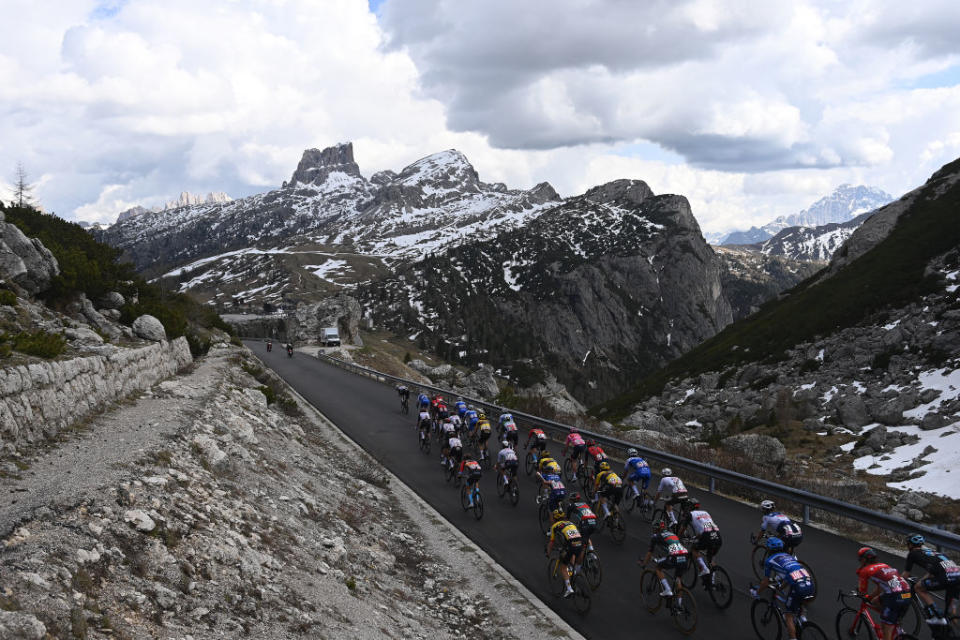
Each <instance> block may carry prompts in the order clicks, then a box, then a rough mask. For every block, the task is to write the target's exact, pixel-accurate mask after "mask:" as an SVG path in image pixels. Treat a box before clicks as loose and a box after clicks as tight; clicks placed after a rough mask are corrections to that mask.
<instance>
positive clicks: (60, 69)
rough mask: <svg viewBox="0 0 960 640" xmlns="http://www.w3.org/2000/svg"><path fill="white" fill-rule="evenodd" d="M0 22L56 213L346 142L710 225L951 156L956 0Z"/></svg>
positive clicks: (921, 174) (260, 176)
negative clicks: (647, 206) (684, 201)
mask: <svg viewBox="0 0 960 640" xmlns="http://www.w3.org/2000/svg"><path fill="white" fill-rule="evenodd" d="M731 6H733V7H735V8H731ZM0 7H2V9H3V10H2V14H0V15H3V16H4V20H3V21H2V22H0V180H2V181H3V182H5V183H6V186H7V187H8V186H9V183H10V182H11V181H12V178H13V174H14V169H15V166H16V164H17V163H18V162H22V163H23V165H24V167H25V168H26V170H27V172H28V174H29V176H30V177H31V179H32V181H33V182H35V183H36V187H35V193H36V195H37V197H38V199H39V201H40V203H41V204H42V205H43V206H44V207H45V208H46V209H47V210H49V211H54V212H56V213H58V214H60V215H62V216H64V217H66V218H68V219H80V220H90V221H93V220H97V221H105V222H110V221H113V220H114V219H115V218H116V215H117V214H118V213H119V212H120V211H122V210H124V209H127V208H129V207H131V206H133V205H138V204H139V205H144V206H153V205H157V204H161V203H163V202H164V201H166V200H169V199H172V198H174V197H175V196H176V195H177V194H178V193H179V192H180V191H184V190H188V191H192V192H195V193H206V192H209V191H226V192H227V193H229V194H230V195H231V196H234V197H239V196H244V195H249V194H252V193H258V192H262V191H266V190H269V189H272V188H275V187H277V186H279V184H280V183H281V182H282V181H283V180H285V179H287V178H289V176H290V174H291V173H292V172H293V169H294V168H295V167H296V164H297V161H298V160H299V158H300V155H301V153H302V151H303V149H305V148H308V147H325V146H328V145H331V144H334V143H337V142H340V141H347V140H350V141H353V142H354V150H355V155H356V157H357V161H358V163H359V164H360V167H361V170H362V171H363V172H364V173H365V174H367V175H370V174H372V173H373V172H375V171H378V170H380V169H387V168H392V169H395V170H399V169H400V168H402V167H403V166H405V165H406V164H409V163H410V162H412V161H414V160H416V159H417V158H419V157H422V156H423V155H426V154H429V153H433V152H436V151H440V150H442V149H447V148H457V149H460V150H461V151H463V152H464V153H465V154H466V155H467V157H468V158H470V160H471V161H472V162H473V164H474V166H475V167H476V168H477V170H478V172H479V173H480V176H481V179H483V180H485V181H489V182H492V181H502V182H506V183H507V184H508V185H510V186H511V187H518V188H527V187H530V186H532V185H534V184H536V183H537V182H540V181H544V180H546V181H549V182H550V183H552V184H553V185H554V186H555V187H556V189H557V190H558V191H559V192H560V193H561V195H564V196H569V195H575V194H577V193H580V192H582V191H584V190H585V189H586V188H588V187H590V186H592V185H595V184H599V183H602V182H605V181H608V180H612V179H615V178H622V177H631V178H641V179H643V180H646V181H647V182H648V183H649V184H650V186H651V187H652V188H653V190H654V191H655V192H657V193H671V192H672V193H680V194H683V195H686V196H687V197H688V198H689V199H690V201H691V203H692V205H693V209H694V213H695V215H696V216H697V218H698V219H699V220H700V223H701V226H702V227H703V228H704V230H705V231H709V232H720V231H724V230H728V229H732V228H746V227H748V226H750V225H751V224H761V223H764V222H767V221H768V220H770V219H772V218H773V217H775V216H777V215H782V214H789V213H793V212H796V211H798V210H800V209H802V208H804V207H805V206H807V205H808V204H810V203H811V202H813V201H814V200H816V199H817V198H819V197H820V196H822V195H825V194H827V193H829V192H830V191H831V190H832V189H833V188H834V187H836V186H837V185H839V184H841V183H844V182H849V183H855V184H858V183H862V184H869V185H872V186H878V187H881V188H883V189H885V190H886V191H888V192H890V193H892V194H894V195H899V194H901V193H902V192H904V191H906V190H908V189H910V188H912V187H914V186H916V185H918V184H920V183H922V182H923V181H924V179H925V178H926V177H927V176H929V174H930V173H932V172H933V171H934V170H936V169H937V168H938V167H940V166H941V165H943V164H944V163H946V162H948V161H950V160H953V159H955V158H956V157H958V156H960V38H958V37H957V34H958V33H960V2H957V1H956V0H919V1H916V2H910V3H904V2H902V1H901V0H896V1H893V0H892V1H887V0H817V1H814V0H791V1H789V2H772V1H770V0H761V1H757V2H750V1H749V0H743V1H741V2H737V3H730V2H723V1H721V0H692V1H686V0H643V1H642V2H641V1H635V0H524V1H523V2H517V1H516V0H484V1H483V2H463V1H462V0H369V1H368V0H230V1H226V0H222V1H214V0H211V1H210V2H196V0H0ZM3 187H4V185H0V192H2V191H3ZM4 196H5V197H6V198H9V190H7V191H6V193H3V194H2V195H0V197H4Z"/></svg>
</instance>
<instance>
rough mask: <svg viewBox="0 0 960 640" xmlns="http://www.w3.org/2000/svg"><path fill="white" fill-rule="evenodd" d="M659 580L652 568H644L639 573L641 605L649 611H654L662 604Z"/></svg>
mask: <svg viewBox="0 0 960 640" xmlns="http://www.w3.org/2000/svg"><path fill="white" fill-rule="evenodd" d="M660 589H661V585H660V580H659V578H657V573H656V572H655V571H654V570H653V569H644V570H643V573H641V574H640V596H641V598H643V605H644V606H645V607H646V608H647V611H649V612H650V613H656V612H657V611H659V610H660V606H661V605H662V604H663V599H662V598H661V597H660Z"/></svg>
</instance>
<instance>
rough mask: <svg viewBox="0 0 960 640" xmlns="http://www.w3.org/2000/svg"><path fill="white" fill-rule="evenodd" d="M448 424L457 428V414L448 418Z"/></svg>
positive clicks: (458, 418) (458, 423) (458, 417)
mask: <svg viewBox="0 0 960 640" xmlns="http://www.w3.org/2000/svg"><path fill="white" fill-rule="evenodd" d="M450 424H452V425H453V426H454V427H459V426H460V416H458V415H457V414H453V415H452V416H450Z"/></svg>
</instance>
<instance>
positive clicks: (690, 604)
mask: <svg viewBox="0 0 960 640" xmlns="http://www.w3.org/2000/svg"><path fill="white" fill-rule="evenodd" d="M672 600H673V602H672V603H671V606H672V609H671V611H672V613H673V624H675V625H676V627H677V629H679V630H680V633H682V634H683V635H685V636H688V635H690V634H691V633H693V632H694V631H695V630H696V628H697V601H696V599H695V598H694V597H693V594H692V593H690V591H689V590H688V589H687V588H686V587H682V588H681V589H680V591H679V592H678V593H676V594H674V596H673V599H672Z"/></svg>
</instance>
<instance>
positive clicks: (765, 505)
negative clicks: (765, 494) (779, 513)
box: [760, 500, 775, 513]
mask: <svg viewBox="0 0 960 640" xmlns="http://www.w3.org/2000/svg"><path fill="white" fill-rule="evenodd" d="M774 506H775V505H774V504H773V500H764V501H763V502H761V503H760V510H761V511H763V512H764V513H766V512H768V511H773V508H774Z"/></svg>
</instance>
